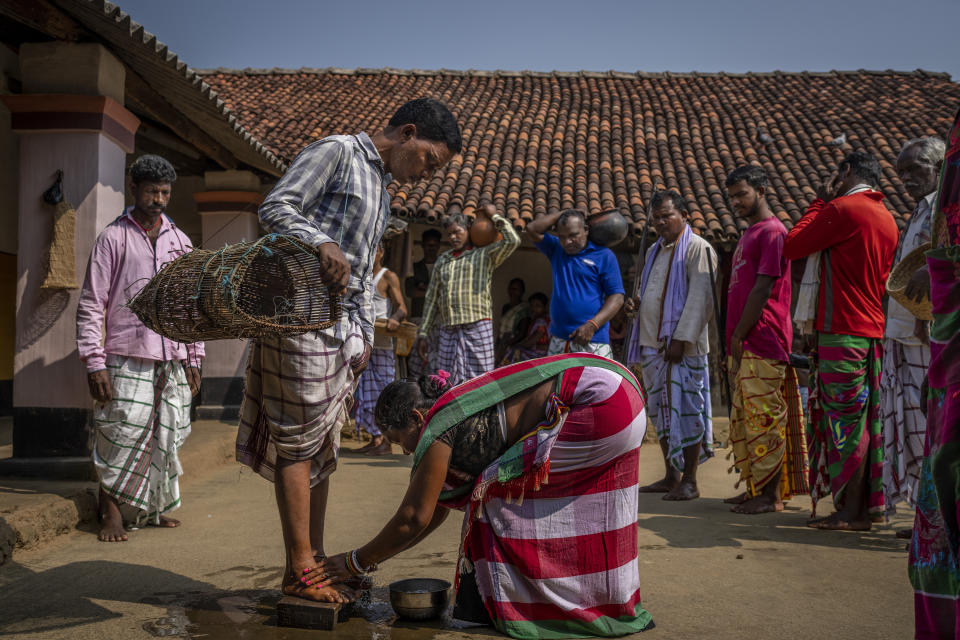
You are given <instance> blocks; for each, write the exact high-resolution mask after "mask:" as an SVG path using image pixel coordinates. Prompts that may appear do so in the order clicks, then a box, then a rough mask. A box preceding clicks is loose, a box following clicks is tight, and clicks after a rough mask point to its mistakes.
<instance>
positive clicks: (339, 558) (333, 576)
mask: <svg viewBox="0 0 960 640" xmlns="http://www.w3.org/2000/svg"><path fill="white" fill-rule="evenodd" d="M348 553H349V552H348ZM317 566H318V567H320V569H321V571H322V572H323V574H324V576H325V577H324V579H323V580H320V581H319V582H317V585H318V586H321V587H326V586H328V585H331V584H334V583H336V582H343V581H344V580H349V579H350V578H352V577H353V574H352V573H350V570H349V569H347V554H346V553H338V554H337V555H335V556H327V557H326V558H324V559H323V560H321V561H320V562H318V563H317Z"/></svg>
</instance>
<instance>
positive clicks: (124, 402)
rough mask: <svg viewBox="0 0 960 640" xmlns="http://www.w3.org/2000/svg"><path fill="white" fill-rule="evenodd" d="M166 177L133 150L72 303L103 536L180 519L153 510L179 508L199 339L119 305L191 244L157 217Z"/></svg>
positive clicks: (157, 162)
mask: <svg viewBox="0 0 960 640" xmlns="http://www.w3.org/2000/svg"><path fill="white" fill-rule="evenodd" d="M176 179H177V172H176V171H175V170H174V168H173V167H172V166H171V165H170V163H169V162H167V161H166V160H164V159H163V158H161V157H159V156H153V155H144V156H140V157H139V158H137V160H136V161H135V162H134V163H133V164H132V165H130V192H131V194H132V195H133V199H134V205H133V206H132V207H128V208H127V209H126V210H125V211H124V212H123V215H121V216H120V217H118V218H117V219H116V220H114V221H113V222H111V223H110V224H109V225H107V227H106V228H105V229H104V230H103V231H102V232H101V233H100V235H99V236H97V241H96V243H94V245H93V251H92V252H91V254H90V262H89V264H88V266H87V275H86V278H85V279H84V282H83V289H82V291H81V293H80V300H79V302H78V304H77V349H78V351H79V354H80V359H81V360H83V363H84V364H85V365H86V367H87V371H88V382H89V385H90V395H92V396H93V398H94V400H96V403H97V404H96V408H95V410H94V421H95V425H96V434H95V437H96V442H95V446H94V450H93V461H94V465H95V466H96V468H97V474H98V475H99V477H100V520H101V528H100V540H101V541H103V542H123V541H125V540H126V539H127V534H126V531H125V530H124V527H123V524H124V519H125V516H126V519H127V520H132V521H136V522H137V523H143V522H146V523H147V524H152V525H155V526H160V527H176V526H178V525H179V524H180V523H179V522H178V521H177V520H174V519H173V518H168V517H167V516H165V515H162V514H164V513H167V512H169V511H172V510H173V509H176V508H178V507H179V506H180V488H179V483H178V479H179V476H180V474H181V473H183V470H182V469H181V467H180V461H179V459H178V457H177V450H178V449H179V448H180V446H181V445H182V444H183V442H184V440H185V439H186V438H187V436H188V435H189V434H190V404H191V401H192V398H193V396H194V395H196V394H197V391H198V390H199V388H200V359H201V358H202V357H203V355H204V352H203V343H200V342H198V343H194V344H187V345H184V344H181V343H179V342H174V341H172V340H170V339H169V338H165V337H163V336H161V335H159V334H157V333H154V332H153V331H151V330H150V329H148V328H147V327H145V326H144V324H143V323H142V322H141V321H140V320H139V319H137V317H136V316H135V315H134V314H133V312H132V311H131V310H130V309H129V308H127V306H126V303H127V301H128V299H129V298H130V296H131V295H132V294H135V293H136V290H137V289H138V288H140V287H142V286H143V284H144V283H145V282H146V281H148V280H149V279H150V278H152V277H153V276H154V275H155V274H156V273H157V271H159V270H160V268H161V267H162V266H163V265H165V264H166V263H168V262H171V261H172V260H174V259H175V258H178V257H179V256H181V255H183V254H185V253H188V252H190V251H192V250H193V246H192V245H191V244H190V240H189V239H188V238H187V236H186V235H185V234H184V233H183V232H182V231H180V230H179V229H178V228H177V227H176V225H174V224H173V222H172V221H171V220H170V218H168V217H167V216H165V215H164V211H165V210H166V208H167V204H168V203H169V202H170V194H171V191H172V185H173V182H174V181H175V180H176ZM104 328H105V329H106V331H105V332H104ZM104 333H105V334H106V335H104ZM121 507H122V508H123V510H125V511H129V513H123V511H122V510H121Z"/></svg>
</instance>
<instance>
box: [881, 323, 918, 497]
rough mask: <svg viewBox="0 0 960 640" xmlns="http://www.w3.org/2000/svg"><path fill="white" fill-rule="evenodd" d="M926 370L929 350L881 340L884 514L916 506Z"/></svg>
mask: <svg viewBox="0 0 960 640" xmlns="http://www.w3.org/2000/svg"><path fill="white" fill-rule="evenodd" d="M929 367H930V347H928V346H925V345H907V344H903V343H902V342H899V341H897V340H894V339H892V338H887V339H885V340H884V341H883V368H882V374H881V378H880V406H881V415H882V416H883V493H884V505H885V506H886V511H887V513H892V512H894V511H896V504H897V503H898V502H901V501H904V502H906V503H907V505H909V506H910V508H914V507H916V496H917V488H918V486H919V482H920V465H921V463H922V462H923V443H924V437H925V435H926V431H927V419H926V418H925V417H924V415H923V412H922V411H921V405H922V403H923V398H922V397H921V395H920V387H921V386H922V385H923V379H924V377H925V376H926V375H927V369H928V368H929Z"/></svg>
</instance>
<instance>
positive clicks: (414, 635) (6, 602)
mask: <svg viewBox="0 0 960 640" xmlns="http://www.w3.org/2000/svg"><path fill="white" fill-rule="evenodd" d="M225 574H233V575H231V576H227V577H232V578H241V579H242V580H243V581H244V582H248V583H251V584H253V585H255V588H251V589H238V590H223V589H217V588H215V587H214V586H213V585H212V584H210V583H208V582H203V581H200V580H194V579H192V578H188V577H185V576H182V575H179V574H176V573H173V572H170V571H165V570H163V569H155V568H153V567H148V566H144V565H137V564H130V563H124V562H108V561H91V562H75V563H72V564H68V565H64V566H61V567H56V568H53V569H49V570H46V571H40V572H34V571H31V570H29V569H27V568H26V567H23V566H22V565H18V564H16V563H10V564H9V565H7V566H6V567H4V572H3V574H2V575H0V592H2V593H3V598H2V600H0V637H4V636H17V635H20V634H28V633H50V632H57V631H64V632H66V631H67V630H73V631H72V635H76V634H80V633H81V630H80V627H82V626H86V625H93V624H96V623H101V622H104V621H107V620H111V619H118V618H124V617H126V618H130V617H131V613H130V611H129V607H125V606H121V607H117V608H118V609H122V610H121V611H114V610H112V609H111V607H110V603H111V602H119V603H131V604H141V605H150V606H151V608H150V609H149V611H150V614H149V615H148V616H146V617H143V616H141V617H140V621H141V622H140V623H139V624H140V626H141V627H142V628H143V630H144V631H146V632H148V633H150V634H151V635H153V636H155V637H172V638H204V639H205V640H220V639H223V640H226V639H231V640H233V639H235V638H239V637H243V638H262V639H264V640H266V639H268V638H269V639H275V638H283V639H291V640H293V639H298V638H304V639H306V638H316V637H317V636H316V633H317V632H316V631H313V630H308V629H291V628H282V627H277V617H276V604H277V602H278V601H279V600H280V598H281V593H280V591H279V590H277V589H276V588H266V586H267V585H270V586H272V585H275V584H276V583H277V582H279V580H280V575H279V574H280V572H279V571H277V570H275V569H265V568H262V567H254V566H238V567H232V568H229V569H224V570H222V571H217V572H215V573H213V574H209V575H206V576H204V577H205V578H209V579H216V578H222V577H225ZM158 608H159V610H158ZM158 613H159V615H157V614H158ZM451 632H454V634H457V635H459V634H463V635H471V636H472V635H477V634H481V635H486V634H490V633H492V630H491V629H490V628H488V627H464V626H462V625H461V624H460V623H456V622H454V621H452V620H450V619H449V618H445V619H442V620H435V621H429V622H407V621H402V620H398V619H397V618H396V616H395V615H394V613H393V610H392V609H391V608H390V605H389V592H388V588H387V587H385V586H380V587H376V588H374V589H373V591H372V593H371V596H370V597H369V598H368V599H367V600H366V602H364V603H362V604H358V605H357V606H356V607H355V609H354V610H353V611H352V616H351V618H350V620H349V621H347V622H345V623H342V624H340V625H339V626H338V627H337V629H336V634H337V637H338V638H351V639H352V638H356V639H364V640H368V639H371V638H376V639H378V640H386V639H392V640H425V639H426V638H431V637H433V636H434V635H437V634H441V633H442V634H444V636H445V637H450V634H451Z"/></svg>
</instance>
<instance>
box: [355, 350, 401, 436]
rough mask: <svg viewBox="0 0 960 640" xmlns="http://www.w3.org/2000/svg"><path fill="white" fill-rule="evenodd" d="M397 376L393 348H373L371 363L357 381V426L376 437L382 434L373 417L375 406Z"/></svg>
mask: <svg viewBox="0 0 960 640" xmlns="http://www.w3.org/2000/svg"><path fill="white" fill-rule="evenodd" d="M395 376H396V365H395V362H394V355H393V349H373V350H372V351H371V352H370V364H369V365H368V366H367V368H366V369H365V370H364V372H363V373H361V374H360V381H359V382H358V383H357V427H358V428H360V429H363V430H364V431H366V432H367V433H369V434H370V435H371V436H373V437H374V438H376V437H377V436H379V435H381V433H380V429H377V425H376V423H375V422H374V419H373V408H374V407H376V406H377V398H379V397H380V392H382V391H383V389H384V387H386V386H387V385H388V384H390V383H391V382H393V379H394V377H395Z"/></svg>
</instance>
